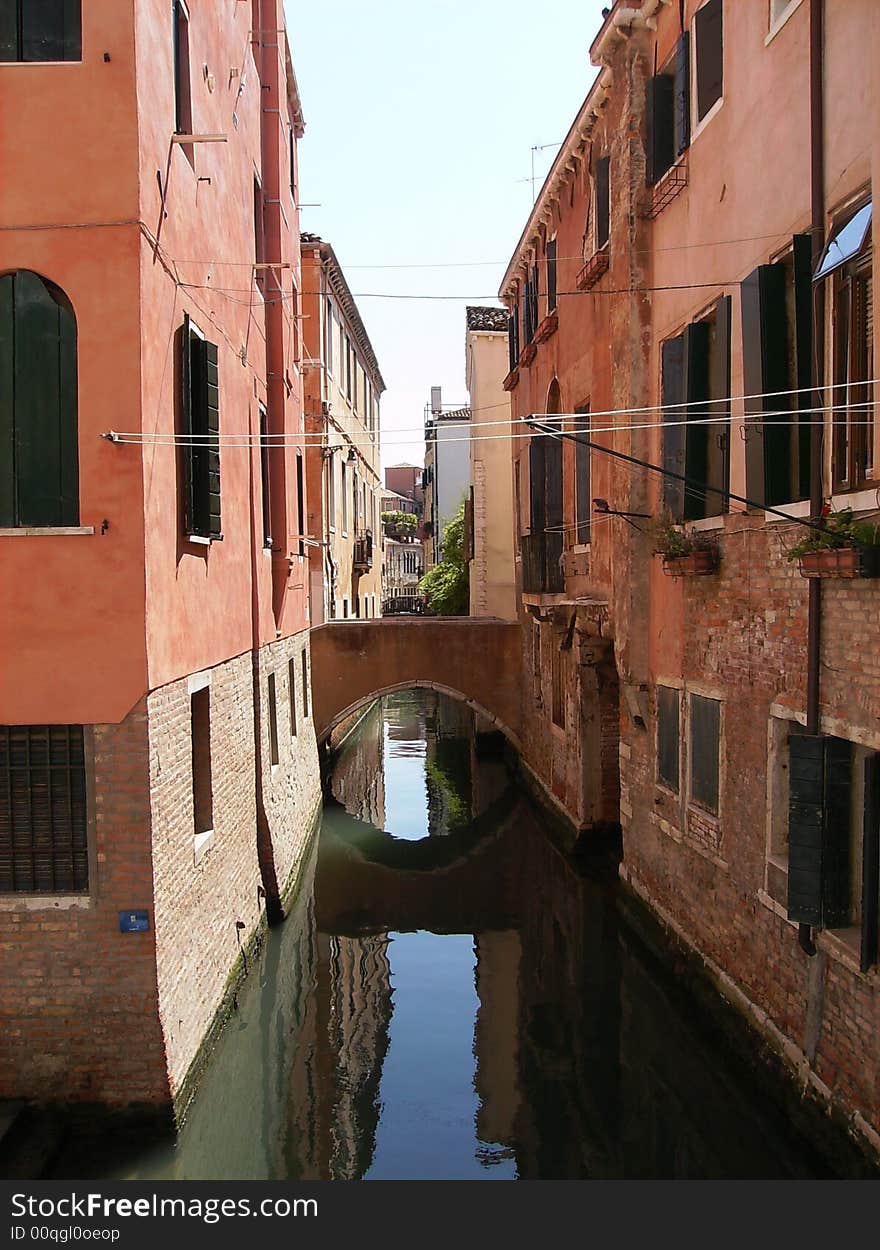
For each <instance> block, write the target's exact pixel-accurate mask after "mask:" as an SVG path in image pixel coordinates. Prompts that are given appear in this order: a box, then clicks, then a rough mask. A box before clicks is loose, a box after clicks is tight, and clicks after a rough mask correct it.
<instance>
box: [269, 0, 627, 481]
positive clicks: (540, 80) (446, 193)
mask: <svg viewBox="0 0 880 1250" xmlns="http://www.w3.org/2000/svg"><path fill="white" fill-rule="evenodd" d="M604 2H605V3H607V2H608V0H604ZM285 7H286V10H287V23H288V33H289V37H290V45H291V53H292V56H293V63H294V70H295V73H296V77H297V82H298V84H299V89H300V95H301V97H302V105H303V113H304V116H305V122H306V129H305V135H304V137H303V139H302V140H301V141H300V144H299V165H300V195H301V199H302V211H301V215H300V224H301V228H302V229H303V230H306V231H312V232H313V233H315V234H319V235H320V236H321V237H322V238H323V239H326V240H327V241H328V242H329V243H331V244H332V245H333V248H334V250H335V252H336V255H337V257H338V259H339V262H340V264H341V265H342V268H343V270H344V272H345V275H346V278H347V280H348V284H349V286H350V287H351V290H352V292H353V294H354V295H355V298H356V300H357V304H358V309H359V311H360V314H361V317H362V319H363V322H364V325H365V326H366V329H367V333H368V334H369V336H370V341H371V342H372V344H373V348H374V350H375V352H376V356H377V358H378V361H379V368H380V370H381V372H382V376H383V378H384V380H385V386H386V391H385V394H384V395H383V396H382V401H381V413H382V462H383V465H385V466H387V465H390V464H399V463H402V462H409V463H412V464H421V463H422V458H423V454H424V444H423V443H422V440H421V437H420V434H419V431H420V430H421V429H422V428H423V424H424V411H425V404H426V402H427V400H428V399H429V396H430V388H431V387H432V386H440V387H442V398H443V405H444V407H446V406H449V407H455V406H458V405H460V404H463V403H466V402H467V391H466V389H465V376H464V361H465V355H464V339H465V311H464V310H465V306H466V304H468V303H471V304H473V303H486V304H497V303H498V298H497V296H498V287H499V285H500V282H501V278H502V276H503V274H504V270H505V269H506V267H507V263H508V261H509V260H510V257H511V254H512V252H513V249H514V247H515V246H516V243H517V241H518V239H519V236H520V234H521V232H522V229H523V227H524V226H525V223H526V219H527V217H528V214H529V212H530V210H531V206H532V183H531V171H532V160H533V159H534V168H535V172H536V175H537V181H536V183H535V187H536V189H540V186H541V183H542V182H543V179H544V176H545V174H546V173H547V171H548V170H549V168H550V165H551V164H552V161H553V158H554V157H555V155H556V150H557V146H558V145H559V144H560V143H561V142H562V140H563V139H564V138H565V135H566V133H567V132H568V129H569V126H570V125H571V123H572V121H573V119H574V116H575V114H576V112H577V110H578V108H579V107H580V105H581V103H582V101H583V99H584V97H585V96H586V94H587V91H588V90H589V87H590V84H591V83H592V81H593V78H594V77H595V74H596V71H595V69H594V68H593V67H592V66H591V65H590V58H589V47H590V44H591V42H592V41H593V39H594V37H595V35H596V33H597V32H598V30H599V27H600V25H601V22H602V18H601V9H602V7H603V0H554V2H553V3H552V5H551V6H550V10H549V11H550V13H551V14H552V20H542V13H543V10H542V9H541V7H540V6H535V5H534V4H528V5H527V4H525V3H524V2H523V0H508V2H507V3H504V2H503V0H445V2H444V3H439V2H438V0H421V3H418V4H414V3H412V0H375V3H373V4H363V3H362V2H358V3H356V2H355V0H335V3H333V4H331V5H328V6H327V8H326V9H323V8H321V9H318V10H315V9H311V10H310V11H309V13H308V16H307V17H306V18H305V20H302V9H301V8H300V6H298V5H297V4H295V3H294V2H293V0H285ZM545 144H546V145H548V146H547V147H544V148H543V150H542V151H536V152H534V154H533V153H532V148H533V146H539V145H541V146H542V145H545ZM377 295H396V296H401V295H409V296H413V295H416V296H421V295H432V296H453V297H455V298H452V299H448V298H444V299H432V300H425V299H400V298H392V299H388V298H384V299H380V298H375V297H376V296H377Z"/></svg>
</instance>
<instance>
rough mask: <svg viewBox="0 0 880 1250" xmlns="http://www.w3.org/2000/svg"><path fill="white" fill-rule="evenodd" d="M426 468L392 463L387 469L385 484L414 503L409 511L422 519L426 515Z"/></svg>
mask: <svg viewBox="0 0 880 1250" xmlns="http://www.w3.org/2000/svg"><path fill="white" fill-rule="evenodd" d="M424 474H425V470H424V468H423V467H422V466H421V465H416V464H392V465H389V466H388V468H387V469H386V470H385V485H386V486H387V487H388V489H389V490H391V491H394V492H395V493H396V494H398V495H402V496H404V497H405V498H406V499H408V500H409V501H410V503H411V504H412V507H411V508H408V509H407V511H408V512H414V513H415V515H416V516H417V517H418V518H419V520H420V521H421V519H422V518H423V516H424V515H425V488H424V483H423V478H424Z"/></svg>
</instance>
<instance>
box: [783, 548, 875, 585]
mask: <svg viewBox="0 0 880 1250" xmlns="http://www.w3.org/2000/svg"><path fill="white" fill-rule="evenodd" d="M799 563H800V570H801V576H802V577H846V578H852V577H880V548H878V547H828V548H825V549H824V550H822V551H807V552H805V553H804V555H802V556H800V558H799Z"/></svg>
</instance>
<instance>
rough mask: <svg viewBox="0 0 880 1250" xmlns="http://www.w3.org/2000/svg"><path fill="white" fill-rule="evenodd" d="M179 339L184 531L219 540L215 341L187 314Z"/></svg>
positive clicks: (217, 404)
mask: <svg viewBox="0 0 880 1250" xmlns="http://www.w3.org/2000/svg"><path fill="white" fill-rule="evenodd" d="M181 343H182V353H181V354H182V361H181V378H182V417H183V435H184V439H185V446H184V449H183V455H184V512H185V526H186V532H187V534H190V535H193V536H195V537H198V538H210V539H213V540H214V541H219V540H220V539H222V537H223V531H222V529H221V525H220V407H219V385H218V383H219V371H218V363H217V345H216V343H209V342H207V341H206V340H205V339H204V338H202V336H201V334H200V333H199V331H198V330H197V329H196V327H195V326H194V325H193V324H192V322H191V321H190V319H189V317H188V316H185V317H184V320H183V330H182V332H181Z"/></svg>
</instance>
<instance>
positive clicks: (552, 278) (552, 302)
mask: <svg viewBox="0 0 880 1250" xmlns="http://www.w3.org/2000/svg"><path fill="white" fill-rule="evenodd" d="M544 250H545V254H546V257H547V311H548V312H552V311H553V309H554V308H555V307H556V240H555V239H551V240H550V241H549V242H548V244H547V246H546V248H545V249H544Z"/></svg>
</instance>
